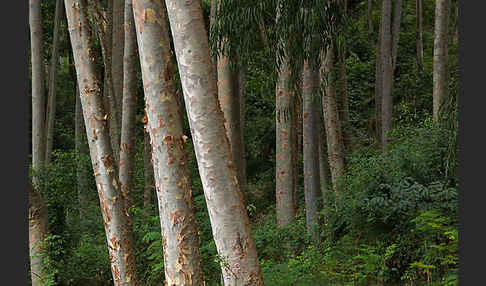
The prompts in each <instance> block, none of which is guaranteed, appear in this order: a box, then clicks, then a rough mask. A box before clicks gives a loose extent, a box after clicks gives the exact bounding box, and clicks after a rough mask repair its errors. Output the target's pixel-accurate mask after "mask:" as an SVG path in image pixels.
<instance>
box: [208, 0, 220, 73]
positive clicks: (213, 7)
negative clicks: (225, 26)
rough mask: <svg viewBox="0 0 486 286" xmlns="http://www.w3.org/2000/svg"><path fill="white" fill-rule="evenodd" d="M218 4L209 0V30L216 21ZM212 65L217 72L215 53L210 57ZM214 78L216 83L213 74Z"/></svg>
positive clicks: (217, 0)
mask: <svg viewBox="0 0 486 286" xmlns="http://www.w3.org/2000/svg"><path fill="white" fill-rule="evenodd" d="M218 2H219V0H211V10H210V14H209V27H210V29H211V28H212V27H214V21H216V14H217V13H218ZM211 60H212V64H213V69H214V70H215V71H217V70H218V55H217V51H214V53H213V54H212V56H211ZM214 76H215V79H214V80H215V81H216V82H217V81H218V73H217V72H215V73H214Z"/></svg>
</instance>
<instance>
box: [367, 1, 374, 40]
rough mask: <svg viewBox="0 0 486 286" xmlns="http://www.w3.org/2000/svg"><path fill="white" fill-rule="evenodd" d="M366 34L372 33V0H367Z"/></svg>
mask: <svg viewBox="0 0 486 286" xmlns="http://www.w3.org/2000/svg"><path fill="white" fill-rule="evenodd" d="M368 35H369V36H371V35H373V0H368Z"/></svg>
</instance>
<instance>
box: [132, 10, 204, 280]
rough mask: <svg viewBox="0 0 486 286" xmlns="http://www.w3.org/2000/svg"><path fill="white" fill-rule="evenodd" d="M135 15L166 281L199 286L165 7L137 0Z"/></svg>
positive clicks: (196, 242) (195, 234)
mask: <svg viewBox="0 0 486 286" xmlns="http://www.w3.org/2000/svg"><path fill="white" fill-rule="evenodd" d="M133 13H134V16H135V26H136V31H137V42H138V46H139V53H140V63H141V66H142V78H143V85H144V92H145V103H146V111H147V119H148V123H147V128H148V130H149V134H150V142H151V145H152V160H153V164H154V165H153V166H154V174H155V187H156V190H157V198H158V203H159V214H160V224H161V231H162V244H163V249H164V266H165V279H166V285H203V283H204V280H203V272H202V268H201V258H200V252H199V238H198V231H197V227H196V221H195V216H194V209H193V208H194V206H193V200H192V190H191V185H190V177H189V176H190V173H189V169H188V166H187V155H186V152H185V147H184V146H185V142H186V140H187V136H185V135H184V134H183V122H182V120H181V116H180V114H181V113H182V110H181V109H180V107H179V103H178V101H177V98H176V89H175V80H176V78H175V73H174V68H175V62H174V61H173V60H172V59H173V58H172V57H171V50H170V42H169V31H168V27H167V24H166V23H167V11H166V7H165V4H164V2H163V1H161V0H158V1H154V0H135V1H133ZM194 53H195V52H194ZM207 59H208V60H209V59H210V58H209V57H208V58H207ZM208 62H209V61H208Z"/></svg>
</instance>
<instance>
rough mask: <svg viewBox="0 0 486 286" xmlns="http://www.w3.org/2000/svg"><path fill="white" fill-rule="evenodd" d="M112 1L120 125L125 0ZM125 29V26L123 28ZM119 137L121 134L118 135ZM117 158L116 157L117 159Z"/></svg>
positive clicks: (115, 92) (113, 72)
mask: <svg viewBox="0 0 486 286" xmlns="http://www.w3.org/2000/svg"><path fill="white" fill-rule="evenodd" d="M111 1H113V18H112V19H113V22H112V23H113V27H112V29H113V30H112V35H113V36H112V38H111V40H112V48H111V77H112V79H113V97H114V100H115V106H116V110H117V112H116V120H117V122H118V126H121V121H122V117H123V115H122V113H123V111H122V110H123V109H122V102H123V87H124V84H123V78H124V70H123V62H124V52H123V50H124V47H125V44H124V41H125V40H124V35H125V31H124V18H125V13H124V10H125V0H111ZM125 29H126V28H125ZM116 131H117V132H118V134H120V133H121V128H120V129H119V130H116ZM118 136H120V137H121V135H118ZM117 160H118V159H117Z"/></svg>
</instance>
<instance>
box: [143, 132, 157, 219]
mask: <svg viewBox="0 0 486 286" xmlns="http://www.w3.org/2000/svg"><path fill="white" fill-rule="evenodd" d="M143 134H144V135H143V139H144V140H143V141H144V145H145V146H144V153H143V176H144V189H143V208H144V209H148V208H149V207H150V205H151V204H152V201H153V199H152V198H153V194H154V188H155V185H154V167H153V165H152V146H151V145H150V135H149V134H148V132H146V131H144V132H143Z"/></svg>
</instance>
